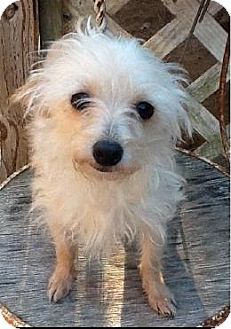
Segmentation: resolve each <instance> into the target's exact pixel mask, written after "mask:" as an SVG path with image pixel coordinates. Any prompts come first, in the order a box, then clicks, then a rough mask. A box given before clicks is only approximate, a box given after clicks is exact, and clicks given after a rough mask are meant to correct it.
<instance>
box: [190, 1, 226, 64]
mask: <svg viewBox="0 0 231 329" xmlns="http://www.w3.org/2000/svg"><path fill="white" fill-rule="evenodd" d="M190 1H191V0H190ZM194 35H195V36H196V37H197V38H198V39H199V41H200V42H201V43H202V44H203V45H204V46H205V47H206V48H207V49H208V50H209V51H210V53H211V54H213V56H214V57H215V58H216V59H217V60H218V61H220V62H222V60H223V56H224V51H225V45H226V40H227V37H228V35H227V33H226V32H225V31H224V29H223V28H222V27H221V25H220V24H219V23H217V22H216V21H215V19H214V18H212V17H211V16H210V15H205V18H204V20H203V21H202V22H201V23H200V24H198V25H197V27H196V29H195V32H194Z"/></svg>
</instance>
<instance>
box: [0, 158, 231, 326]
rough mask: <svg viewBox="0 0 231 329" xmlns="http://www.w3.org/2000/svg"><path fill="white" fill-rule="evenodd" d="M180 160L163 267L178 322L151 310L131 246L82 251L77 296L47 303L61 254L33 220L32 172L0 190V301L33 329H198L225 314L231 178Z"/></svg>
mask: <svg viewBox="0 0 231 329" xmlns="http://www.w3.org/2000/svg"><path fill="white" fill-rule="evenodd" d="M177 161H178V164H179V170H180V171H181V173H182V174H183V176H184V177H185V178H186V180H187V185H186V188H185V189H186V199H185V201H184V202H183V203H182V205H181V209H180V210H179V212H178V214H177V216H176V217H175V218H174V220H173V221H171V222H170V223H169V227H168V234H169V238H168V248H167V251H166V256H165V269H164V273H165V278H166V281H167V284H168V285H169V287H170V289H171V291H172V292H173V293H174V295H175V298H176V301H177V303H178V310H177V314H176V317H175V318H174V319H165V318H161V317H159V316H158V315H157V314H155V313H154V312H153V311H152V310H151V309H150V307H149V306H148V303H147V300H146V297H145V295H144V294H143V292H142V288H141V282H140V278H139V275H138V271H137V268H136V266H135V265H136V255H135V252H134V251H133V250H132V248H130V250H128V251H127V253H126V252H125V251H124V250H123V249H121V250H120V251H119V252H118V254H116V255H114V256H112V257H111V258H110V259H108V260H105V259H103V260H102V261H101V262H99V261H92V262H90V263H89V262H88V261H87V260H86V259H85V258H84V257H83V256H82V255H81V253H80V256H79V260H78V262H76V268H77V271H78V274H77V279H76V282H75V285H74V287H73V291H72V292H71V294H70V295H69V296H68V297H67V298H66V299H64V300H63V301H62V302H61V303H59V304H56V305H54V304H50V303H49V301H48V298H47V295H46V289H47V282H48V278H49V276H50V274H51V272H52V268H53V265H54V262H55V255H54V249H53V246H52V243H51V241H50V240H49V239H48V238H47V237H46V234H44V232H41V230H39V229H38V227H37V226H36V223H35V222H34V221H33V220H31V219H30V218H29V215H28V210H29V208H30V204H31V189H30V182H31V171H29V170H28V171H25V172H24V173H22V174H20V175H19V176H18V177H16V178H15V179H13V180H12V181H11V182H10V183H9V184H8V185H7V186H6V187H5V188H3V190H1V191H0V222H1V230H0V302H1V303H3V304H4V305H6V306H7V307H8V308H9V309H10V310H11V311H12V312H13V313H15V314H17V315H18V316H19V317H21V318H22V319H23V320H24V321H25V322H27V323H28V324H30V325H32V326H35V327H39V326H59V327H65V326H68V327H75V326H78V327H84V326H89V327H92V326H99V327H102V326H108V327H110V326H122V327H143V326H147V327H155V326H156V327H162V326H167V327H171V326H172V327H194V326H197V325H199V324H200V323H201V322H203V321H204V320H206V319H208V318H209V317H212V316H213V315H214V314H215V313H216V312H218V311H220V310H221V309H222V308H223V307H224V306H225V305H226V304H228V303H229V287H230V284H229V179H228V178H227V177H226V176H225V175H223V174H222V173H221V172H219V171H218V170H217V169H215V168H214V167H212V166H210V165H209V164H207V163H206V162H204V161H201V160H198V159H195V158H192V157H190V156H188V155H185V154H181V153H179V154H178V155H177Z"/></svg>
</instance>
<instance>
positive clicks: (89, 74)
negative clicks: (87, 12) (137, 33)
mask: <svg viewBox="0 0 231 329" xmlns="http://www.w3.org/2000/svg"><path fill="white" fill-rule="evenodd" d="M182 81H184V77H183V74H182V70H179V68H178V66H177V65H175V64H167V63H163V62H161V61H160V60H159V59H157V58H155V57H154V56H153V54H152V53H151V52H150V51H149V50H148V49H145V48H143V47H141V46H140V44H139V43H138V42H137V41H136V40H134V39H126V38H123V37H120V38H118V37H110V36H107V35H105V34H103V33H100V32H97V31H96V30H94V29H91V30H88V31H87V32H81V31H78V33H72V34H69V35H67V36H65V37H64V38H62V39H61V40H59V41H57V42H55V43H54V44H53V45H52V47H51V49H50V50H49V51H48V56H47V58H46V60H45V61H44V63H43V64H42V68H40V69H37V70H35V71H33V72H32V73H31V75H30V77H29V79H28V81H27V83H26V85H25V86H23V87H22V88H21V89H20V90H19V91H18V94H17V96H16V98H17V100H19V101H21V102H23V103H24V104H25V105H26V106H27V111H28V112H29V113H31V114H33V118H32V124H31V126H30V134H31V140H32V153H33V157H32V163H33V167H34V169H35V177H34V180H33V195H34V197H33V199H34V204H33V206H34V207H35V208H38V209H39V210H40V212H41V214H42V219H43V220H45V222H46V224H47V225H48V227H49V229H50V233H51V235H52V238H53V240H54V243H55V248H56V255H57V265H56V268H55V271H54V273H53V275H52V277H51V279H50V282H49V287H48V295H49V298H50V300H52V301H54V302H57V301H58V300H60V299H61V298H63V297H64V296H66V295H67V294H68V293H69V291H70V289H71V285H72V282H73V279H74V257H75V254H76V252H77V246H76V245H77V243H78V244H79V245H81V246H82V248H83V250H84V251H85V252H86V254H87V255H88V257H96V256H97V257H98V256H101V255H102V254H103V255H105V253H106V254H108V253H110V252H111V251H112V249H114V247H115V246H117V245H118V243H120V242H124V241H125V240H129V241H131V240H133V239H136V241H137V243H138V246H139V250H140V273H141V278H142V283H143V288H144V291H145V292H146V293H147V296H148V300H149V303H150V305H151V307H152V308H153V309H154V310H156V311H157V312H159V313H161V314H164V315H167V316H169V315H170V316H171V315H173V314H174V313H175V306H174V299H173V296H172V295H171V293H170V292H169V290H168V288H167V287H166V285H165V283H164V280H163V276H162V274H161V258H162V254H163V250H164V242H165V235H166V223H167V222H168V221H169V220H170V219H172V218H173V216H174V213H175V210H176V206H177V203H178V202H179V200H181V199H182V192H181V191H180V188H181V185H182V182H183V179H182V178H181V177H180V176H178V175H177V174H176V173H175V168H174V167H175V163H174V154H173V153H174V146H175V144H176V141H177V140H179V139H181V131H182V128H183V130H185V131H186V132H188V133H190V124H189V120H188V117H187V114H186V112H185V110H184V104H185V102H186V100H187V95H186V93H185V92H184V90H183V89H182V87H181V82H182Z"/></svg>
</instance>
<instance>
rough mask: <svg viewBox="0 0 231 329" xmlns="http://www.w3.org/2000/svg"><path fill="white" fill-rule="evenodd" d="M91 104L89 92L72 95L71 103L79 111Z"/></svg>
mask: <svg viewBox="0 0 231 329" xmlns="http://www.w3.org/2000/svg"><path fill="white" fill-rule="evenodd" d="M89 104H90V96H89V95H88V94H87V93H84V92H81V93H77V94H74V95H72V97H71V105H72V106H73V107H74V108H76V109H77V110H79V111H82V110H84V109H85V108H86V107H88V105H89Z"/></svg>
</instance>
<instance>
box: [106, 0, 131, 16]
mask: <svg viewBox="0 0 231 329" xmlns="http://www.w3.org/2000/svg"><path fill="white" fill-rule="evenodd" d="M129 1H130V0H116V1H115V0H106V7H107V12H108V14H109V15H115V14H116V13H117V12H118V11H119V10H120V9H122V7H124V6H125V5H126V4H127V3H128V2H129Z"/></svg>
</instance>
